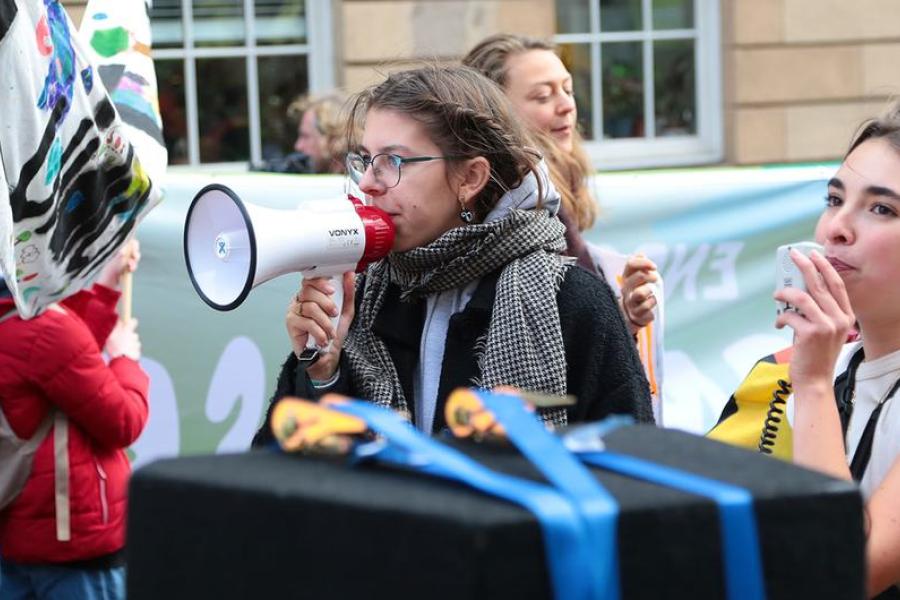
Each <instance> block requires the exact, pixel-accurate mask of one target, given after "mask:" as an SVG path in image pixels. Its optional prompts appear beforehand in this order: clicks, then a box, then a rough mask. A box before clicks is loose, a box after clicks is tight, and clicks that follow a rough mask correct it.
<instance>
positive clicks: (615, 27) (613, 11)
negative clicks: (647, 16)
mask: <svg viewBox="0 0 900 600" xmlns="http://www.w3.org/2000/svg"><path fill="white" fill-rule="evenodd" d="M643 23H644V20H643V19H642V18H641V0H600V31H636V30H640V29H643V27H644V25H643Z"/></svg>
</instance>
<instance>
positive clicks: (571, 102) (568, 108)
mask: <svg viewBox="0 0 900 600" xmlns="http://www.w3.org/2000/svg"><path fill="white" fill-rule="evenodd" d="M574 110H575V97H574V96H572V95H570V94H567V93H566V92H565V91H560V92H559V100H558V101H557V103H556V112H557V114H560V115H567V114H569V113H570V112H573V111H574Z"/></svg>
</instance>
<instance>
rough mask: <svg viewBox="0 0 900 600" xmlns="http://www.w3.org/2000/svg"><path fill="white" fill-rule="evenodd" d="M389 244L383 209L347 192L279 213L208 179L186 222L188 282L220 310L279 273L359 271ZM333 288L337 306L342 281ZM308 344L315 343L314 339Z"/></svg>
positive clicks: (384, 252)
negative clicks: (251, 201) (209, 182)
mask: <svg viewBox="0 0 900 600" xmlns="http://www.w3.org/2000/svg"><path fill="white" fill-rule="evenodd" d="M393 243H394V223H393V221H391V219H390V217H389V216H388V214H387V213H385V212H384V211H382V210H380V209H378V208H375V207H374V206H366V205H364V204H363V203H362V202H361V201H359V200H358V199H356V198H354V197H353V196H347V197H346V198H337V199H330V200H316V201H311V202H305V203H303V204H301V205H300V206H299V207H298V208H297V209H296V210H278V209H272V208H264V207H260V206H255V205H252V204H248V203H245V202H243V201H241V199H240V198H239V197H238V195H237V194H235V193H234V191H232V190H231V189H229V188H228V187H226V186H224V185H220V184H215V183H214V184H211V185H208V186H206V187H204V188H203V189H202V190H200V191H199V192H198V193H197V195H196V196H194V200H193V201H192V202H191V206H190V208H188V212H187V217H186V218H185V223H184V258H185V262H186V263H187V270H188V275H189V276H190V278H191V283H192V284H193V285H194V289H195V290H197V293H198V294H199V295H200V297H201V298H203V300H204V302H206V303H207V304H208V305H210V306H211V307H213V308H215V309H216V310H223V311H224V310H233V309H235V308H237V307H238V306H240V304H241V303H242V302H243V301H244V300H245V299H246V298H247V295H248V294H249V293H250V290H251V289H253V288H254V287H256V286H258V285H259V284H261V283H264V282H266V281H269V280H270V279H273V278H275V277H278V276H279V275H284V274H286V273H302V274H303V276H304V277H332V276H335V275H340V274H342V273H345V272H347V271H357V272H359V271H362V270H363V269H364V268H365V267H366V265H368V264H369V263H371V262H374V261H376V260H378V259H380V258H382V257H384V256H385V255H387V253H388V252H389V251H390V249H391V246H392V245H393ZM334 287H335V288H336V293H335V295H334V301H335V303H336V304H337V306H338V309H339V310H340V307H341V304H342V299H343V293H342V292H343V286H342V285H340V284H339V285H335V286H334ZM334 326H335V327H337V323H336V322H335V323H334ZM308 345H309V346H310V347H311V348H312V347H314V342H313V341H312V337H310V342H309V344H308Z"/></svg>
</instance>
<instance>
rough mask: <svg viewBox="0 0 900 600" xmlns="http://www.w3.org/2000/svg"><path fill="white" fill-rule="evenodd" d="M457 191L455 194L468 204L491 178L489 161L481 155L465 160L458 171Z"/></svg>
mask: <svg viewBox="0 0 900 600" xmlns="http://www.w3.org/2000/svg"><path fill="white" fill-rule="evenodd" d="M458 177H459V179H458V180H457V181H458V182H459V188H458V189H459V191H458V192H457V195H458V197H459V198H460V199H464V200H465V202H466V203H467V204H468V203H469V201H470V200H472V198H474V197H475V196H477V195H478V194H479V192H481V190H483V189H484V186H486V185H487V182H488V181H489V180H490V178H491V163H490V162H488V159H486V158H485V157H483V156H476V157H475V158H470V159H468V160H467V161H465V162H464V163H463V164H462V165H461V168H460V169H459V171H458Z"/></svg>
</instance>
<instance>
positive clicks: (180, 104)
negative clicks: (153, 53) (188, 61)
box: [155, 60, 188, 165]
mask: <svg viewBox="0 0 900 600" xmlns="http://www.w3.org/2000/svg"><path fill="white" fill-rule="evenodd" d="M155 66H156V85H157V90H158V94H159V112H160V115H161V116H162V122H163V128H162V129H163V140H164V141H165V143H166V150H168V152H169V164H170V165H183V164H187V162H188V137H187V136H188V132H187V111H186V110H185V100H184V61H183V60H156V61H155Z"/></svg>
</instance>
